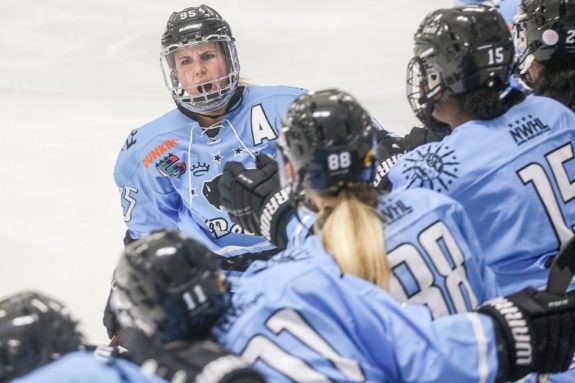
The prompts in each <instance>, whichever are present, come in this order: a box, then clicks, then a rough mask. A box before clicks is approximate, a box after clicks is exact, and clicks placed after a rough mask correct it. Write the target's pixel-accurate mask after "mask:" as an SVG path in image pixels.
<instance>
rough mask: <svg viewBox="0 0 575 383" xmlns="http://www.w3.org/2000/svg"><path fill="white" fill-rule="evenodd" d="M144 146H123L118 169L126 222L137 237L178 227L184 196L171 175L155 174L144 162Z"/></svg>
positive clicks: (116, 178) (117, 180) (133, 235)
mask: <svg viewBox="0 0 575 383" xmlns="http://www.w3.org/2000/svg"><path fill="white" fill-rule="evenodd" d="M148 146H152V147H153V144H152V145H150V144H148V145H142V148H141V149H140V148H126V147H124V148H122V151H121V152H120V154H119V156H118V159H117V161H116V166H115V169H114V179H115V182H116V185H117V186H118V189H119V191H120V201H121V205H122V211H123V216H124V222H125V223H126V225H127V226H128V233H129V234H130V237H132V238H134V239H137V238H141V237H142V236H143V235H144V234H146V233H149V232H151V231H154V230H162V229H177V227H178V212H179V209H180V207H181V204H182V203H181V198H180V195H179V194H178V193H177V191H176V189H175V188H174V187H173V185H172V184H171V182H170V180H169V178H166V177H158V176H155V175H154V174H153V173H152V172H150V171H147V169H146V168H145V167H144V166H143V165H142V164H140V161H139V156H140V153H141V152H142V151H145V150H146V148H147V147H148Z"/></svg>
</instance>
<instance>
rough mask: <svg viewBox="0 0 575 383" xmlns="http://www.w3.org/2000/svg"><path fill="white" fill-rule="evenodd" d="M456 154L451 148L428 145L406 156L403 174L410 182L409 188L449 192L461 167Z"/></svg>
mask: <svg viewBox="0 0 575 383" xmlns="http://www.w3.org/2000/svg"><path fill="white" fill-rule="evenodd" d="M454 152H455V150H451V149H450V148H449V146H443V145H437V146H435V145H427V146H426V147H424V148H418V149H415V150H413V152H411V153H409V155H405V156H404V162H403V168H402V169H401V172H402V174H403V175H404V177H405V178H406V179H407V180H409V184H408V187H426V188H429V189H431V190H435V191H439V192H441V191H446V190H449V185H451V184H452V183H453V180H454V179H456V178H457V173H458V171H459V165H460V163H459V162H458V161H457V157H456V156H455V154H454Z"/></svg>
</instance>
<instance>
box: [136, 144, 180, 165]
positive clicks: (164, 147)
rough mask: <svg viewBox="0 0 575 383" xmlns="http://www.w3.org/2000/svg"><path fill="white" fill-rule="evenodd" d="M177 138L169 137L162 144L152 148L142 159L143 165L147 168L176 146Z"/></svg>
mask: <svg viewBox="0 0 575 383" xmlns="http://www.w3.org/2000/svg"><path fill="white" fill-rule="evenodd" d="M176 143H177V141H176V139H175V138H168V139H167V140H165V141H164V142H162V143H161V144H160V145H158V146H156V147H155V148H154V149H152V150H150V151H149V152H148V154H146V156H145V157H144V159H143V160H142V165H144V167H145V168H146V169H147V168H148V166H150V165H151V164H153V163H154V161H156V160H157V159H158V158H160V157H161V156H162V155H163V154H164V153H166V152H167V151H168V150H170V149H171V148H173V147H174V146H176Z"/></svg>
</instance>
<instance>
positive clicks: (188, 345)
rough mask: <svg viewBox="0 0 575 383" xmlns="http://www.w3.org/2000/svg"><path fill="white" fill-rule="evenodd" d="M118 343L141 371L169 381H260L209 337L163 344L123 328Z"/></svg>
mask: <svg viewBox="0 0 575 383" xmlns="http://www.w3.org/2000/svg"><path fill="white" fill-rule="evenodd" d="M120 343H121V344H122V346H123V347H126V348H127V349H128V352H127V354H126V357H127V358H128V359H130V360H131V361H133V362H134V363H136V364H138V365H140V366H142V368H143V369H144V370H145V371H147V372H151V373H154V374H156V375H158V376H160V377H162V378H164V379H167V380H170V381H172V382H206V383H259V382H264V379H263V377H262V376H261V375H260V374H259V373H258V372H257V371H255V370H254V369H253V368H252V367H250V366H249V365H248V364H247V363H246V362H244V361H243V360H242V359H240V358H239V357H237V356H235V355H232V354H230V353H228V352H227V351H226V350H224V349H223V348H222V346H220V345H219V344H218V343H216V342H214V341H213V340H201V341H194V342H178V343H172V344H170V345H169V346H166V345H163V344H161V343H159V342H156V341H154V340H153V339H151V338H149V337H148V336H146V334H144V333H143V332H142V331H141V330H138V329H134V328H123V329H122V330H121V332H120Z"/></svg>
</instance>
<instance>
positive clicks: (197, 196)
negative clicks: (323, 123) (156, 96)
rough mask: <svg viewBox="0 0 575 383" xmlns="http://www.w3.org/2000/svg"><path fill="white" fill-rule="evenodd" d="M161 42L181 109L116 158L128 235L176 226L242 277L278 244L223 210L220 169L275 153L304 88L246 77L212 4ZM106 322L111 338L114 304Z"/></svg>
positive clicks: (171, 28)
mask: <svg viewBox="0 0 575 383" xmlns="http://www.w3.org/2000/svg"><path fill="white" fill-rule="evenodd" d="M161 45H162V51H161V55H160V59H161V64H162V65H161V66H162V72H163V75H164V80H165V83H166V85H167V87H168V90H169V91H170V92H171V95H172V98H173V99H174V101H175V103H176V108H175V109H174V110H172V111H170V112H168V113H167V114H165V115H163V116H161V117H159V118H157V119H155V120H154V121H152V122H150V123H148V124H146V125H144V126H142V127H141V128H139V129H136V130H134V131H132V132H131V133H130V135H129V136H128V138H127V139H126V142H125V144H124V146H123V147H122V150H121V151H120V154H119V156H118V159H117V162H116V166H115V170H114V177H115V180H116V184H117V185H118V187H119V189H120V194H121V203H122V207H123V211H124V221H125V222H126V224H127V226H128V230H127V232H126V237H125V240H124V242H125V243H129V242H131V241H132V240H133V239H136V238H140V237H141V236H142V235H143V234H146V233H149V232H152V231H155V230H161V229H178V230H181V231H183V232H185V233H187V234H188V235H190V236H191V237H193V238H195V239H197V240H199V241H201V242H202V243H204V244H205V245H206V246H208V248H210V250H213V251H216V252H218V254H220V255H222V256H223V257H224V258H225V259H226V260H225V261H223V262H222V265H221V266H222V268H223V269H225V270H229V273H230V274H235V275H236V276H237V275H238V274H241V272H242V271H243V270H244V269H245V268H246V267H247V265H248V264H249V263H250V262H251V261H252V260H254V259H262V258H264V259H265V258H266V257H269V256H270V255H271V254H273V253H275V252H276V251H277V250H276V249H275V247H274V246H273V245H271V244H270V243H269V242H267V241H266V240H265V238H263V237H261V236H256V235H253V233H249V232H246V230H245V228H242V227H241V226H239V225H237V224H235V223H234V222H233V221H232V220H231V219H230V218H229V216H228V215H227V213H226V212H225V211H224V210H223V209H222V207H221V204H220V196H219V193H218V188H217V185H218V182H219V179H220V176H221V172H222V168H223V166H224V163H225V162H227V161H230V160H235V161H240V162H242V163H243V164H245V165H246V166H253V165H254V163H255V157H256V154H257V153H268V154H271V155H274V153H275V141H276V139H277V137H278V134H279V131H278V130H279V129H278V126H279V122H280V119H281V117H282V116H283V114H284V113H285V111H286V110H287V107H288V106H289V104H290V103H291V101H293V99H294V98H295V97H296V96H297V95H299V94H300V93H302V90H300V89H296V88H290V87H285V86H252V85H247V84H245V83H243V81H242V80H241V79H240V63H239V59H238V55H237V52H236V46H235V40H234V37H233V35H232V32H231V29H230V26H229V25H228V23H227V22H226V21H225V20H224V19H222V17H221V16H220V15H219V14H218V12H216V11H215V10H214V9H212V8H210V7H208V6H206V5H201V6H199V7H190V8H186V9H184V10H182V11H180V12H174V13H173V14H172V15H171V16H170V18H169V20H168V23H167V26H166V31H165V32H164V34H163V36H162V40H161ZM104 324H105V326H106V328H107V329H108V334H109V335H110V337H112V336H113V335H114V334H115V333H116V330H117V326H116V325H117V323H116V320H115V318H114V316H113V313H112V312H111V311H110V310H109V306H108V305H106V311H105V315H104Z"/></svg>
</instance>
